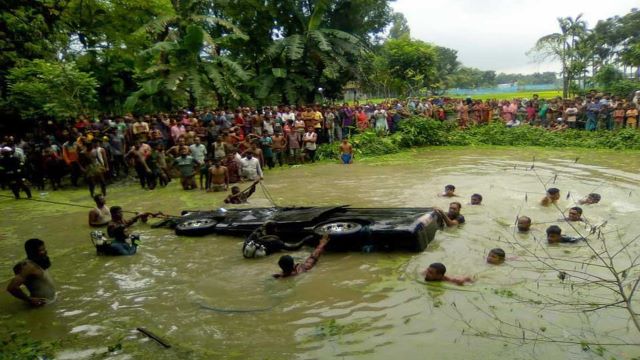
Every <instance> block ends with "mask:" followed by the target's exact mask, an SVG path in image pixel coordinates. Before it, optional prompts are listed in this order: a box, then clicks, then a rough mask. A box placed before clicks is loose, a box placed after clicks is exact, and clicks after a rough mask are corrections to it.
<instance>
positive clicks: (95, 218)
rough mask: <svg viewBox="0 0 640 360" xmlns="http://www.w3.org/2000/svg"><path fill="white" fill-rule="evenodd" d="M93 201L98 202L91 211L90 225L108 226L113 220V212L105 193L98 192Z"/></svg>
mask: <svg viewBox="0 0 640 360" xmlns="http://www.w3.org/2000/svg"><path fill="white" fill-rule="evenodd" d="M93 201H95V202H96V207H95V208H93V209H91V211H89V226H93V227H101V226H106V225H107V224H108V223H109V221H111V213H110V212H109V208H107V201H106V200H105V198H104V195H102V194H98V195H96V196H94V197H93Z"/></svg>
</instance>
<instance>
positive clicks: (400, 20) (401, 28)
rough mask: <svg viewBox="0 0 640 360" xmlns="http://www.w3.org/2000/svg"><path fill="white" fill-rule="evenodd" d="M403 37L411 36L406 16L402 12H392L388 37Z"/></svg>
mask: <svg viewBox="0 0 640 360" xmlns="http://www.w3.org/2000/svg"><path fill="white" fill-rule="evenodd" d="M403 37H407V38H410V37H411V29H410V28H409V23H408V22H407V18H405V17H404V15H403V14H402V13H398V12H397V13H393V22H392V23H391V29H389V39H400V38H403Z"/></svg>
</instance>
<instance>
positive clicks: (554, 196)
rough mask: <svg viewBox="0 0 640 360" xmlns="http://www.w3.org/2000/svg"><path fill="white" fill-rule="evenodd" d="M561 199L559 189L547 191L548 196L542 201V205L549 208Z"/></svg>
mask: <svg viewBox="0 0 640 360" xmlns="http://www.w3.org/2000/svg"><path fill="white" fill-rule="evenodd" d="M559 199H560V190H559V189H557V188H549V189H547V194H546V195H545V197H543V198H542V200H540V205H542V206H549V205H552V204H555V203H556V202H558V200H559Z"/></svg>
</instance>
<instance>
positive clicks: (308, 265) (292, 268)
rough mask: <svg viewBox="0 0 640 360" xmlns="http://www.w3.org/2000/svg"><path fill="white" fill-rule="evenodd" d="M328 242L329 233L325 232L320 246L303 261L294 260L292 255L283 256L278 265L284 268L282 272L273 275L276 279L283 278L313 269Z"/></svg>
mask: <svg viewBox="0 0 640 360" xmlns="http://www.w3.org/2000/svg"><path fill="white" fill-rule="evenodd" d="M328 242H329V235H328V234H324V235H323V236H322V238H321V239H320V243H318V246H317V247H316V248H315V250H313V252H312V253H311V255H309V257H308V258H307V259H306V260H305V261H304V262H303V263H297V264H296V263H295V262H294V260H293V257H291V256H290V255H283V256H281V257H280V260H278V265H279V266H280V269H282V272H281V273H279V274H274V275H273V277H274V278H276V279H281V278H286V277H291V276H296V275H299V274H302V273H305V272H307V271H309V270H311V269H312V268H313V267H314V266H315V265H316V264H317V263H318V259H319V258H320V255H322V253H323V252H324V248H325V246H326V245H327V243H328Z"/></svg>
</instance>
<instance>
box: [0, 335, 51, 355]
mask: <svg viewBox="0 0 640 360" xmlns="http://www.w3.org/2000/svg"><path fill="white" fill-rule="evenodd" d="M56 347H57V344H54V343H49V342H43V341H38V340H35V339H33V338H31V336H30V335H29V333H28V332H26V331H10V332H9V333H8V334H5V335H2V338H1V339H0V360H22V359H52V358H53V356H54V353H55V349H56Z"/></svg>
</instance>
